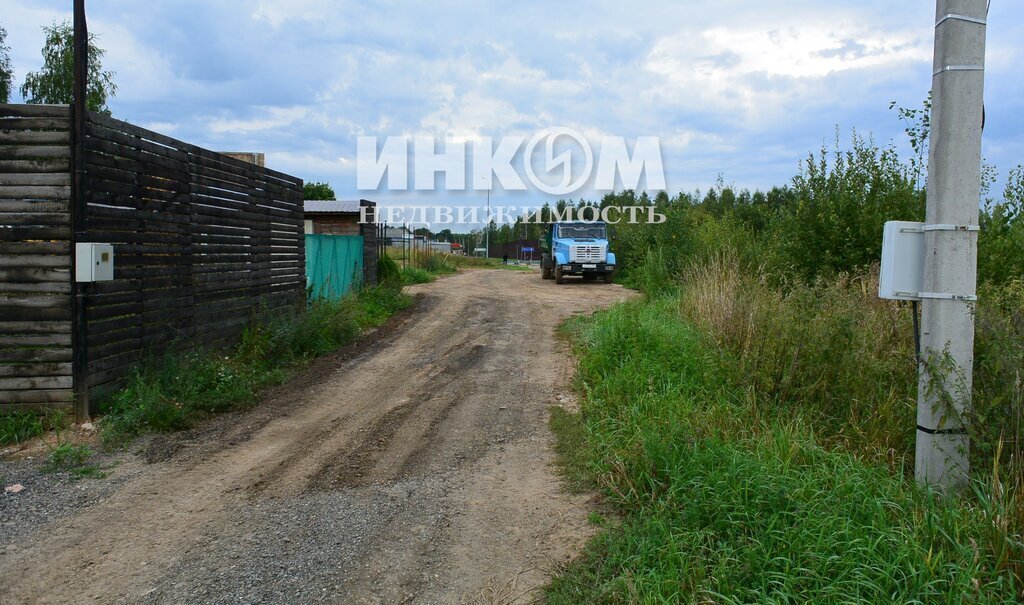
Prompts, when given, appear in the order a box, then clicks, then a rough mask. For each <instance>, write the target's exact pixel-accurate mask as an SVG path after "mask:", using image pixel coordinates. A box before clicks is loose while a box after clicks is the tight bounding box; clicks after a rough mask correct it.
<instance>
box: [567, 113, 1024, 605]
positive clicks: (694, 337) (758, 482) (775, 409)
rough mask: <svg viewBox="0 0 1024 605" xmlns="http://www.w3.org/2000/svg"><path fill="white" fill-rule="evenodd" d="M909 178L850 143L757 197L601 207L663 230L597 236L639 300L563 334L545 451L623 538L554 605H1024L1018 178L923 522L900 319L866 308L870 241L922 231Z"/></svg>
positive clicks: (1022, 233)
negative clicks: (954, 480)
mask: <svg viewBox="0 0 1024 605" xmlns="http://www.w3.org/2000/svg"><path fill="white" fill-rule="evenodd" d="M901 115H902V116H904V117H906V116H907V115H909V117H910V118H912V119H913V118H915V116H914V114H908V113H901ZM925 115H926V114H925ZM924 126H925V128H923V129H922V128H921V123H920V121H918V122H912V123H911V127H910V128H908V132H911V135H912V142H913V143H914V145H913V148H914V149H922V150H923V149H924V148H925V147H926V146H925V145H924V140H926V135H927V129H926V124H924ZM925 162H926V159H925V158H924V157H923V154H921V153H918V155H916V156H915V157H914V158H912V159H909V160H903V159H901V158H900V157H899V155H898V154H897V152H896V151H895V150H894V149H892V148H890V147H879V146H877V145H875V144H874V143H872V142H871V141H870V140H869V139H865V138H862V137H859V136H857V135H854V137H853V138H852V141H851V143H850V146H849V148H848V149H840V148H838V145H837V148H836V149H833V150H822V151H821V152H820V153H818V154H814V155H812V156H809V157H808V158H807V160H806V161H805V162H804V163H803V165H802V170H801V172H800V174H799V175H797V176H796V177H795V178H794V179H793V182H792V183H791V184H790V185H789V186H786V187H779V188H775V189H772V190H771V191H769V192H749V191H736V190H734V189H732V188H730V187H728V186H725V185H724V184H723V183H720V184H719V185H718V186H717V187H715V188H714V189H712V190H711V191H708V192H706V193H704V194H700V193H683V194H680V195H678V196H676V197H674V198H669V197H668V196H665V195H662V196H659V198H656V199H654V200H649V199H646V197H645V196H635V195H633V193H632V192H626V193H622V194H617V195H612V196H608V197H606V198H605V200H603V201H602V205H605V204H622V205H629V204H632V203H641V204H642V203H652V204H656V205H657V206H658V207H659V209H660V210H661V211H662V212H663V213H664V214H665V215H666V216H667V217H668V220H667V221H666V222H665V223H664V224H661V225H620V226H617V227H616V229H615V231H614V233H613V237H614V238H615V239H614V243H613V246H615V249H616V253H617V254H618V256H619V258H620V259H622V260H621V261H620V263H621V265H620V266H621V270H622V272H621V275H620V278H621V279H622V280H623V281H625V282H626V283H627V284H629V285H632V286H634V287H637V288H639V289H640V290H642V291H643V292H644V293H645V296H644V297H643V298H642V299H639V300H635V301H631V302H628V303H624V304H623V305H620V306H617V307H615V308H613V309H610V310H607V311H604V312H599V313H597V314H596V315H595V316H594V317H592V318H576V319H574V320H572V321H571V322H570V323H569V324H567V326H566V331H567V333H568V334H569V336H570V338H571V340H572V342H573V343H574V346H575V349H576V352H577V355H578V357H579V360H580V361H579V373H578V376H577V386H578V389H579V392H580V399H581V413H580V414H579V415H577V416H572V417H569V416H567V415H566V414H564V413H556V415H555V416H554V419H553V428H554V429H555V430H556V433H558V434H559V435H560V439H565V438H566V437H565V436H566V435H568V437H567V438H568V439H570V440H572V441H573V442H577V443H582V449H583V451H584V452H585V456H584V458H585V459H584V460H583V461H580V460H579V456H575V457H573V458H571V459H569V460H568V462H571V464H570V465H569V467H568V471H567V473H568V476H569V477H570V478H571V479H572V480H573V481H574V482H576V483H578V482H581V481H589V482H590V483H591V484H595V485H598V486H600V488H601V489H602V490H603V492H604V493H605V494H606V495H607V498H608V500H609V502H610V503H611V504H612V505H613V506H615V507H617V508H618V509H619V510H620V512H621V524H619V526H618V527H615V528H612V529H606V530H604V531H603V532H602V533H601V534H599V536H598V537H597V538H596V539H595V540H594V541H592V542H591V544H590V545H589V547H588V549H587V551H586V553H585V555H584V556H583V557H581V558H580V559H579V560H578V561H577V562H576V563H574V564H573V565H572V566H570V567H569V568H568V569H567V570H565V572H564V573H563V574H561V575H560V576H559V577H557V578H556V579H555V580H554V581H553V582H552V584H551V585H550V586H549V592H548V600H549V601H550V602H552V603H570V602H572V603H579V602H594V603H620V602H622V603H624V602H666V603H668V602H678V601H683V602H716V603H718V602H721V603H745V602H815V603H840V602H844V603H846V602H922V603H932V602H946V603H960V602H977V603H1000V602H1016V601H1017V600H1019V599H1021V598H1022V597H1024V592H1022V589H1024V537H1022V535H1024V465H1022V464H1021V456H1022V455H1024V449H1022V448H1024V441H1022V437H1024V428H1022V426H1024V424H1022V423H1021V415H1022V410H1024V407H1022V404H1024V401H1022V382H1021V368H1024V283H1022V281H1021V276H1022V275H1024V271H1022V269H1024V218H1022V217H1021V215H1020V209H1021V207H1022V204H1024V195H1022V193H1024V178H1022V170H1021V169H1020V168H1016V169H1014V170H1013V171H1011V172H1010V174H1009V177H1008V179H1007V182H1008V184H1007V186H1006V188H1005V190H1004V191H1003V195H1002V198H1001V199H988V200H987V202H986V204H985V205H984V208H983V211H982V219H981V222H982V225H983V231H982V236H981V239H980V243H979V275H980V285H979V294H980V296H979V298H980V300H979V303H978V305H977V307H976V309H975V312H976V324H977V337H976V347H975V368H974V376H975V379H974V393H973V406H974V411H973V413H972V414H971V416H970V417H969V418H966V419H965V421H966V423H967V426H968V428H969V431H970V435H971V439H972V443H971V452H970V454H971V466H972V485H971V487H970V489H969V490H967V492H966V493H963V494H959V495H956V496H953V497H949V498H936V497H934V496H933V495H932V494H929V493H926V492H924V491H923V490H922V489H920V488H919V487H918V486H916V485H915V483H914V480H913V474H912V468H913V459H914V439H915V425H916V422H915V408H916V396H917V395H916V392H917V367H916V361H915V357H914V339H913V338H914V337H913V329H912V317H911V310H910V307H909V304H903V303H896V302H892V301H883V300H880V299H878V297H877V288H878V284H877V279H878V277H877V272H878V269H877V262H878V255H879V253H880V247H881V233H882V224H883V223H884V221H886V220H922V219H923V216H924V190H923V179H922V175H921V170H920V167H921V166H923V165H925ZM991 170H992V169H988V170H987V171H986V172H987V173H988V174H989V175H991V174H992V172H991ZM988 178H989V180H987V183H990V182H991V180H990V179H991V176H989V177H988ZM556 419H557V420H556ZM574 422H575V423H576V424H575V426H574V425H573V423H574ZM581 435H582V437H581ZM563 460H565V458H564V456H563Z"/></svg>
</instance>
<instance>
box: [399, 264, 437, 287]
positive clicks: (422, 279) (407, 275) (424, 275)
mask: <svg viewBox="0 0 1024 605" xmlns="http://www.w3.org/2000/svg"><path fill="white" fill-rule="evenodd" d="M434 279H435V277H434V275H433V274H432V273H430V272H429V271H427V270H426V269H420V268H419V267H406V268H405V269H402V283H403V284H407V285H411V284H426V283H429V282H432V281H434Z"/></svg>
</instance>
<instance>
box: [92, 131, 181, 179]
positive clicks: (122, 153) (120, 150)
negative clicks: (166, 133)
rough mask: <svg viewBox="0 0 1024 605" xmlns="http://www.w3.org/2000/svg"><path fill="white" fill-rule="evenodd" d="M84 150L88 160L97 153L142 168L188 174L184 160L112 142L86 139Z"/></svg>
mask: <svg viewBox="0 0 1024 605" xmlns="http://www.w3.org/2000/svg"><path fill="white" fill-rule="evenodd" d="M86 150H87V151H86V154H87V157H88V158H91V157H92V156H91V155H90V154H92V153H99V154H104V155H108V156H112V157H118V158H122V159H125V160H130V161H134V162H138V163H141V164H142V165H144V166H159V167H161V168H166V169H168V170H175V171H182V172H186V173H187V172H188V163H187V160H186V159H183V158H179V157H174V158H171V157H166V156H163V155H158V154H155V153H149V152H148V151H144V150H140V149H136V148H134V147H131V146H128V145H121V144H119V143H115V142H113V141H105V140H103V139H97V138H94V137H90V138H87V139H86Z"/></svg>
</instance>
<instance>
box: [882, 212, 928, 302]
mask: <svg viewBox="0 0 1024 605" xmlns="http://www.w3.org/2000/svg"><path fill="white" fill-rule="evenodd" d="M923 281H924V223H914V222H911V221H888V222H887V223H885V229H884V231H883V232H882V267H881V272H880V274H879V276H878V296H879V298H888V299H890V300H921V296H920V292H921V284H922V283H923Z"/></svg>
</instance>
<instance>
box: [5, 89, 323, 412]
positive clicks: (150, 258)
mask: <svg viewBox="0 0 1024 605" xmlns="http://www.w3.org/2000/svg"><path fill="white" fill-rule="evenodd" d="M0 116H2V118H0V119H2V120H3V122H2V124H3V125H2V127H0V162H5V164H3V165H2V167H3V168H4V170H2V172H4V173H5V174H4V175H3V177H0V178H2V179H3V180H0V200H2V201H0V210H2V212H3V214H2V216H0V246H4V247H5V248H0V250H3V249H7V250H10V251H11V252H10V254H11V255H17V256H18V258H19V259H18V260H17V261H15V262H19V263H21V264H22V265H26V264H29V263H34V264H32V265H30V266H26V267H19V268H20V269H29V268H31V271H29V272H26V271H25V270H21V271H17V270H10V271H8V270H7V266H8V263H7V262H4V263H3V267H4V268H3V269H0V297H2V300H0V310H7V309H17V310H19V311H17V314H16V315H9V314H8V313H3V315H4V317H5V319H0V335H2V336H3V339H4V341H5V343H8V344H9V345H10V346H8V344H5V345H3V348H2V349H0V377H4V378H12V379H13V378H14V377H15V376H17V377H18V379H19V380H18V381H14V380H9V381H6V382H2V381H0V403H3V404H7V405H8V408H9V407H10V406H12V405H17V406H19V407H36V406H28V405H27V404H32V403H48V404H64V405H66V404H67V403H68V402H69V400H70V396H71V392H70V384H69V382H70V379H69V377H70V376H71V375H72V374H71V372H69V369H70V368H69V367H68V362H70V361H71V348H70V341H71V330H72V327H73V326H72V321H71V320H72V318H73V317H75V316H76V315H75V314H74V313H73V304H72V300H71V297H70V295H69V294H70V292H71V289H72V285H71V275H70V266H71V263H70V251H71V250H70V244H69V242H70V241H72V240H74V241H79V242H102V243H110V244H113V245H114V280H113V281H109V282H98V283H91V284H81V285H79V292H80V295H81V297H80V300H81V306H82V307H83V309H82V311H83V312H82V313H80V314H78V315H77V316H80V317H84V322H82V325H81V326H78V327H77V328H76V329H79V330H83V331H84V333H85V338H84V342H85V344H86V346H85V351H84V352H81V351H80V353H82V362H81V366H82V367H81V369H80V370H78V371H80V372H82V373H83V374H84V376H82V377H80V378H84V381H82V382H80V383H81V384H83V385H84V386H86V387H90V388H91V387H104V386H112V385H114V384H116V383H117V382H118V381H120V380H122V379H123V378H125V377H126V376H127V375H128V374H130V373H131V371H132V370H133V368H135V367H136V366H137V365H138V363H139V361H140V360H142V359H144V358H145V357H146V356H147V355H150V354H160V353H162V352H164V351H166V350H167V349H168V348H169V347H172V346H174V347H181V348H192V347H198V346H203V347H220V346H224V345H227V344H230V343H231V342H233V341H234V340H236V339H237V337H238V335H239V333H240V331H241V327H242V325H243V324H244V323H245V322H247V321H248V320H250V319H252V317H253V315H254V314H255V313H258V312H262V311H270V312H273V311H275V310H277V309H283V308H286V307H289V306H291V305H294V304H295V303H297V302H299V301H300V300H301V299H302V297H303V295H304V292H305V274H304V273H305V252H304V245H303V223H302V181H301V180H299V179H297V178H295V177H291V176H289V175H286V174H283V173H280V172H276V171H273V170H269V169H266V168H263V167H260V166H256V165H253V164H248V163H245V162H243V161H241V160H236V159H233V158H230V157H227V156H225V155H222V154H218V153H214V152H212V151H208V150H206V149H202V148H199V147H196V146H194V145H190V144H187V143H184V142H182V141H178V140H176V139H173V138H170V137H167V136H164V135H161V134H158V133H155V132H152V131H150V130H146V129H143V128H139V127H137V126H132V125H130V124H127V123H125V122H121V121H118V120H113V119H111V118H109V117H106V116H103V115H100V114H94V113H88V114H87V119H86V121H85V132H84V139H83V141H84V147H85V153H84V158H85V164H86V181H85V183H86V184H85V200H84V201H85V205H84V231H82V232H80V233H78V234H76V235H72V233H71V229H70V222H69V221H70V215H69V207H70V206H71V201H70V188H69V187H68V184H67V183H68V182H69V180H70V177H69V171H70V168H69V165H68V158H69V155H70V154H69V146H68V139H69V137H68V130H69V120H68V108H67V107H60V106H27V105H0ZM8 182H10V183H11V184H8ZM21 183H24V184H21ZM29 183H31V184H29ZM0 255H3V258H4V260H5V261H7V255H8V253H7V252H0ZM29 284H31V286H30V287H29V288H26V286H28V285H29ZM14 317H21V318H24V319H21V320H17V321H15V320H14V319H13V318H14ZM7 318H10V319H7ZM8 324H10V325H8ZM30 324H31V325H30ZM29 336H33V338H28V337H29ZM11 337H15V339H14V340H10V338H11ZM50 342H53V343H54V344H49V343H50ZM79 342H81V340H80V341H79ZM21 343H24V346H22V344H21ZM44 343H45V344H44ZM43 347H46V348H43ZM43 362H45V364H44V363H43ZM33 366H37V367H33ZM29 374H31V376H29ZM0 380H2V379H0ZM65 385H66V386H65Z"/></svg>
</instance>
